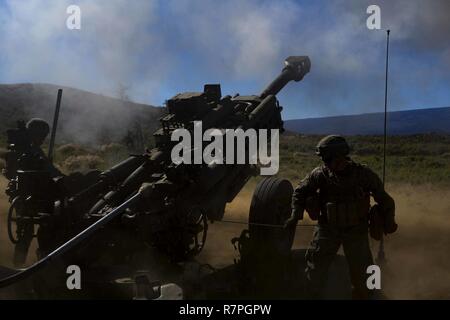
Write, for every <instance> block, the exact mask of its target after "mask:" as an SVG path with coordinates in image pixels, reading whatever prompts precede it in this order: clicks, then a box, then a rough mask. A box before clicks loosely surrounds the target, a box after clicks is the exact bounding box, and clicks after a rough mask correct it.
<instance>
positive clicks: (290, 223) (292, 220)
mask: <svg viewBox="0 0 450 320" xmlns="http://www.w3.org/2000/svg"><path fill="white" fill-rule="evenodd" d="M297 221H298V219H296V218H295V217H290V218H288V219H287V220H286V221H285V222H284V226H283V228H284V229H290V228H293V227H294V226H296V225H297Z"/></svg>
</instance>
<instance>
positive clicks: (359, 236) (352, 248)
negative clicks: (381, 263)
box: [343, 225, 373, 299]
mask: <svg viewBox="0 0 450 320" xmlns="http://www.w3.org/2000/svg"><path fill="white" fill-rule="evenodd" d="M343 247H344V253H345V257H346V258H347V262H348V266H349V270H350V278H351V281H352V286H353V292H352V296H353V298H354V299H368V298H370V290H369V289H368V288H367V284H366V281H367V277H368V275H367V273H366V271H367V267H368V266H369V265H371V264H373V258H372V252H371V251H370V246H369V238H368V232H367V225H359V226H356V227H352V228H350V229H349V230H348V231H346V232H345V233H344V235H343Z"/></svg>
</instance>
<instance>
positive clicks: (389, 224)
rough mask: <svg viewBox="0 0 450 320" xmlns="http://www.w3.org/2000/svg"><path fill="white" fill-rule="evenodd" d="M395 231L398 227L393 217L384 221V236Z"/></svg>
mask: <svg viewBox="0 0 450 320" xmlns="http://www.w3.org/2000/svg"><path fill="white" fill-rule="evenodd" d="M397 229H398V225H397V223H395V219H394V218H393V217H392V218H388V219H386V221H385V223H384V234H391V233H394V232H395V231H397Z"/></svg>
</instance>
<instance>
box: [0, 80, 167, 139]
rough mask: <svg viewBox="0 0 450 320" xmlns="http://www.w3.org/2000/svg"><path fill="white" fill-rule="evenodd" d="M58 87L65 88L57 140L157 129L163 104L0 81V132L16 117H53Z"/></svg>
mask: <svg viewBox="0 0 450 320" xmlns="http://www.w3.org/2000/svg"><path fill="white" fill-rule="evenodd" d="M58 88H62V89H63V96H62V102H61V111H60V117H59V123H58V131H57V142H58V143H63V142H78V143H88V144H97V143H107V142H111V141H120V140H121V139H122V138H123V137H124V136H125V135H126V133H127V131H128V130H133V128H136V127H139V126H140V127H141V128H142V131H143V132H144V134H148V133H151V132H153V131H154V130H156V128H157V127H158V126H159V123H158V118H159V117H160V116H161V115H162V114H163V113H164V109H163V108H158V107H153V106H149V105H145V104H139V103H134V102H130V101H123V100H120V99H115V98H111V97H107V96H103V95H100V94H95V93H92V92H88V91H83V90H79V89H75V88H69V87H60V86H56V85H52V84H30V83H26V84H0V131H1V133H0V134H3V132H4V131H5V130H6V129H7V128H11V127H15V126H16V121H17V120H21V119H23V120H25V121H27V120H28V119H30V118H32V117H39V118H43V119H45V120H47V121H48V122H49V123H50V124H51V123H52V121H53V113H54V109H55V104H56V95H57V91H58Z"/></svg>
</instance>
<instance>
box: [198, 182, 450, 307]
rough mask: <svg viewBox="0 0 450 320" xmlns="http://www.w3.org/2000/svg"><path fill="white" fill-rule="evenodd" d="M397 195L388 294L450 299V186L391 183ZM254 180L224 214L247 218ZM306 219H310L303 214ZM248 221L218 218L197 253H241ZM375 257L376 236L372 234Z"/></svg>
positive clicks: (225, 256)
mask: <svg viewBox="0 0 450 320" xmlns="http://www.w3.org/2000/svg"><path fill="white" fill-rule="evenodd" d="M387 189H388V192H389V193H391V194H392V196H393V197H394V199H395V200H396V206H397V210H396V215H397V217H396V219H397V223H398V224H399V229H398V232H397V233H395V234H393V235H389V236H388V237H387V238H386V240H385V253H386V258H387V264H386V266H385V267H383V268H382V289H383V290H384V292H385V294H386V296H387V298H388V299H450V271H449V270H450V255H449V252H450V219H449V215H450V188H448V187H447V188H445V187H436V186H432V185H407V184H401V185H390V186H388V188H387ZM252 190H253V187H252V186H247V187H246V188H245V189H244V190H242V192H241V193H240V194H239V196H238V197H237V198H236V199H235V200H234V201H233V202H232V203H231V204H229V205H228V206H227V210H226V213H225V217H224V219H227V220H240V221H247V214H248V210H249V206H250V201H251V195H252ZM301 223H302V224H311V223H312V221H310V220H308V219H305V220H303V221H302V222H301ZM244 228H245V225H236V224H226V223H220V222H219V223H215V224H213V225H212V226H211V227H210V230H209V234H208V237H209V238H208V241H207V243H206V246H205V248H204V251H203V252H202V254H201V255H200V256H199V259H201V260H202V261H204V262H206V261H207V262H208V263H211V264H212V265H214V266H224V265H227V264H230V263H232V262H233V259H234V258H237V256H238V255H237V252H236V251H235V250H234V248H233V246H232V245H231V242H230V239H231V238H232V237H235V236H238V235H239V234H240V232H241V230H243V229H244ZM311 237H312V228H310V227H299V228H297V233H296V238H295V242H294V248H305V247H307V246H308V244H309V241H310V240H311ZM371 245H372V252H373V255H374V257H376V254H377V250H378V245H379V243H378V242H377V241H374V240H372V239H371Z"/></svg>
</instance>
